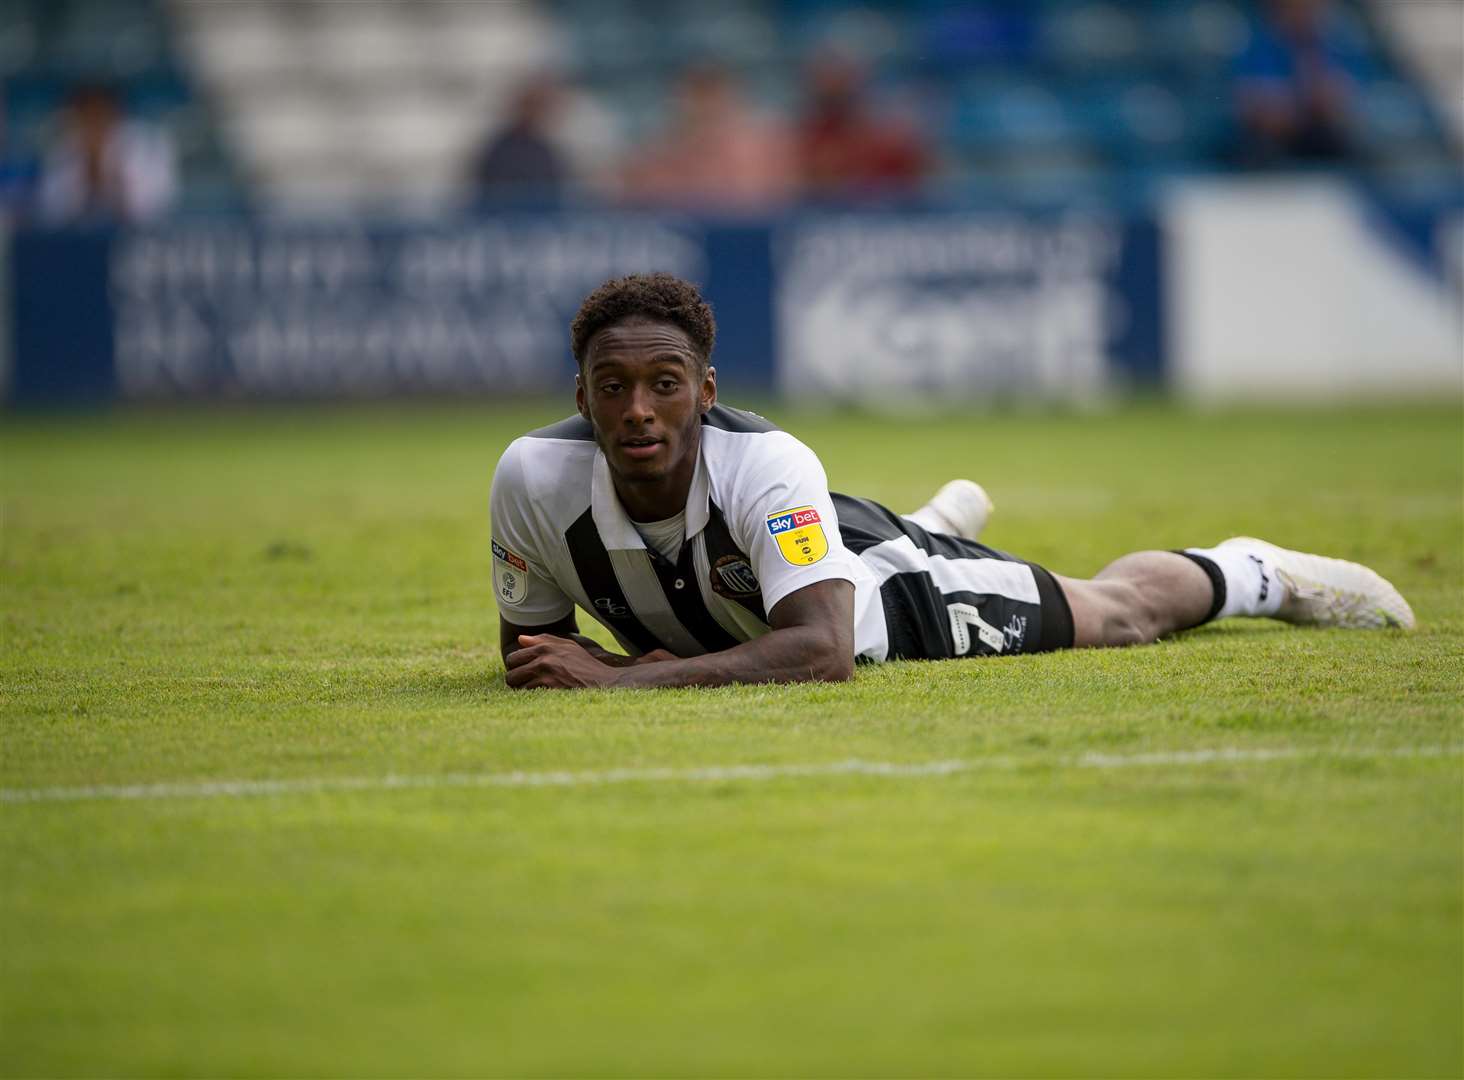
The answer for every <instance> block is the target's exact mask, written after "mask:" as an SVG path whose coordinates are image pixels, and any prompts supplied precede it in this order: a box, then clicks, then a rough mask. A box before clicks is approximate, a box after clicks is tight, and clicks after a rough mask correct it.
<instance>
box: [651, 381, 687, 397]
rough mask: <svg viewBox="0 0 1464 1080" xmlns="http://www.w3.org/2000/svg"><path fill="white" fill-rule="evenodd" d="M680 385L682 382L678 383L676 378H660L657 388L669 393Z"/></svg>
mask: <svg viewBox="0 0 1464 1080" xmlns="http://www.w3.org/2000/svg"><path fill="white" fill-rule="evenodd" d="M680 385H681V384H680V383H678V382H677V381H676V380H675V379H658V380H656V389H657V390H660V391H662V392H663V393H667V394H669V393H671V392H673V391H674V390H675V389H676V388H677V387H678V386H680Z"/></svg>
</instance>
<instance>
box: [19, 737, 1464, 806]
mask: <svg viewBox="0 0 1464 1080" xmlns="http://www.w3.org/2000/svg"><path fill="white" fill-rule="evenodd" d="M1461 755H1464V746H1415V747H1391V748H1389V747H1382V748H1376V747H1335V748H1332V747H1323V748H1320V749H1310V748H1303V747H1286V746H1282V747H1273V748H1270V749H1256V750H1245V749H1240V748H1233V747H1231V748H1220V749H1215V750H1175V751H1158V752H1153V753H1143V754H1100V753H1087V754H1079V755H1078V756H1076V757H1061V758H1049V759H1043V758H1040V757H988V758H973V759H968V760H945V761H916V762H899V761H861V760H859V759H857V758H851V759H850V760H847V761H831V762H824V763H821V764H820V763H810V764H795V765H706V766H700V767H696V768H680V769H678V768H649V769H601V770H590V771H583V772H569V771H563V772H500V773H439V774H435V775H433V774H426V775H422V776H395V775H392V774H390V773H388V774H387V775H385V776H336V777H331V776H322V777H315V778H306V779H299V780H200V781H173V782H168V783H161V784H121V785H113V784H98V785H92V786H86V787H36V788H0V803H40V802H86V801H91V800H99V799H120V800H138V799H224V798H246V797H250V796H258V795H298V794H310V793H314V792H331V791H392V790H397V789H428V788H535V787H596V786H602V785H606V784H631V783H708V782H713V783H715V782H720V781H728V780H745V781H754V782H756V781H764V780H777V779H781V778H783V777H804V776H883V777H920V776H949V775H951V774H953V773H962V772H973V771H976V770H980V769H1016V768H1021V767H1023V766H1048V767H1057V768H1076V769H1131V768H1152V767H1155V766H1166V765H1170V766H1185V765H1215V764H1222V765H1223V764H1246V763H1264V762H1269V761H1294V760H1296V759H1298V758H1328V757H1332V758H1353V759H1355V758H1364V759H1374V758H1414V757H1422V758H1436V757H1455V756H1461Z"/></svg>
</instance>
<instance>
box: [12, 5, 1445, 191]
mask: <svg viewBox="0 0 1464 1080" xmlns="http://www.w3.org/2000/svg"><path fill="white" fill-rule="evenodd" d="M1455 7H1456V6H1455V5H1451V4H1447V3H1444V4H1432V5H1430V4H1421V3H1412V4H1397V3H1387V2H1375V3H1369V4H1347V5H1342V6H1341V7H1340V8H1339V10H1338V14H1339V16H1340V18H1341V19H1342V20H1343V21H1344V22H1345V24H1346V32H1347V33H1348V34H1349V35H1350V36H1351V37H1352V38H1353V39H1354V40H1355V44H1356V47H1357V50H1358V54H1359V55H1360V56H1361V57H1362V58H1363V60H1364V62H1365V70H1364V71H1363V77H1362V79H1361V92H1360V96H1359V103H1358V111H1357V122H1358V125H1359V128H1360V132H1359V134H1360V139H1359V146H1360V148H1361V152H1360V154H1359V157H1358V160H1357V161H1356V162H1355V165H1354V168H1355V169H1357V170H1359V171H1361V172H1364V173H1366V174H1368V175H1370V176H1373V177H1375V178H1382V179H1394V180H1407V181H1410V182H1413V183H1427V182H1431V181H1432V182H1440V183H1442V182H1449V181H1450V180H1452V179H1453V178H1454V177H1456V176H1457V172H1458V165H1457V143H1458V139H1459V134H1460V131H1461V130H1464V116H1461V113H1460V110H1461V108H1464V106H1461V104H1460V102H1461V101H1464V91H1461V87H1460V81H1461V79H1464V76H1461V71H1464V56H1461V52H1464V46H1461V45H1460V40H1461V34H1460V33H1459V32H1458V30H1459V28H1458V26H1457V22H1458V17H1459V16H1458V11H1457V10H1456V9H1455ZM1255 10H1256V9H1255V6H1254V5H1253V4H1248V3H1244V2H1240V0H1137V2H1127V3H1112V2H1105V0H1040V2H1036V3H1032V2H1017V0H982V2H975V3H965V4H951V3H946V2H940V3H937V2H934V0H926V2H909V3H898V2H894V0H873V2H869V3H862V4H850V3H846V2H835V0H781V2H778V0H727V2H725V3H718V4H715V5H710V4H706V3H702V2H700V0H540V2H536V3H530V2H525V3H513V4H488V3H482V4H479V3H454V2H448V0H410V2H408V0H379V2H378V0H371V2H367V3H351V4H341V3H330V2H325V0H295V2H275V0H237V2H231V3H215V2H210V0H166V2H153V0H0V75H3V78H4V98H3V100H4V110H5V115H4V119H5V133H6V139H7V143H8V151H7V152H8V155H9V156H11V157H12V158H21V159H24V158H27V157H30V158H34V157H35V156H37V155H38V154H40V152H41V151H42V149H43V148H44V146H45V145H46V142H47V138H48V136H49V135H50V131H51V125H52V123H53V119H54V116H55V113H56V109H57V106H58V103H59V102H60V101H61V100H62V98H63V96H64V94H65V92H66V89H67V87H68V86H69V85H71V84H73V83H75V82H77V81H78V80H83V79H85V80H96V79H105V80H107V81H109V82H111V83H114V84H115V85H118V86H120V87H121V88H122V89H123V91H124V94H125V99H126V103H127V105H128V107H129V109H130V111H131V112H133V113H134V114H135V115H140V116H142V117H144V118H146V119H149V120H152V121H154V122H156V123H158V124H161V125H163V126H164V127H165V128H166V129H167V130H169V131H170V132H171V133H172V135H173V136H174V139H175V142H176V144H177V146H178V148H179V152H180V159H181V164H182V175H183V206H184V207H185V208H198V207H219V206H228V205H233V204H237V203H241V202H248V203H251V204H253V205H256V206H261V207H305V208H319V207H322V206H326V207H330V208H332V209H339V208H341V207H353V206H355V207H362V208H368V209H369V208H379V207H384V206H385V207H397V208H400V207H422V208H429V209H430V208H436V207H441V206H449V205H452V204H454V203H455V202H457V201H461V200H462V199H463V198H464V196H465V194H466V192H465V190H464V188H465V185H466V183H467V176H468V163H469V161H470V159H471V157H472V154H473V152H474V150H475V149H476V148H477V147H478V146H479V145H480V144H481V141H482V140H483V138H484V136H485V134H486V133H487V132H489V131H490V130H491V129H492V128H493V127H494V125H495V123H496V122H497V121H498V120H499V119H500V118H501V117H502V115H503V113H504V110H505V109H506V108H507V105H508V102H509V101H510V99H511V97H512V94H513V93H514V90H515V88H516V87H517V86H518V85H520V84H521V83H522V82H523V80H524V79H525V78H527V77H529V76H532V75H535V74H538V73H544V72H549V73H553V74H555V75H557V76H559V77H560V78H562V79H563V80H564V81H565V82H566V84H567V85H568V86H569V87H571V88H572V89H573V97H572V106H573V107H571V108H570V109H568V110H567V115H566V116H565V117H564V118H563V119H564V123H563V125H562V130H561V131H560V132H559V133H558V134H559V137H560V138H561V140H562V142H563V143H564V144H565V149H566V153H567V155H568V156H569V157H570V159H571V160H572V161H573V162H574V164H575V166H576V169H575V173H576V175H577V176H578V177H579V179H580V180H581V181H584V182H582V183H581V184H579V185H578V186H577V187H576V188H575V189H574V190H575V191H576V192H577V194H578V195H579V197H581V198H587V197H589V198H592V197H593V196H594V194H595V193H596V192H598V191H600V190H601V188H600V187H598V186H597V185H595V184H594V183H592V182H590V181H591V180H593V178H594V176H595V175H596V174H597V173H601V172H603V170H604V168H605V167H606V166H607V164H608V163H609V162H610V161H612V160H613V158H614V157H615V155H616V154H617V152H623V151H626V150H628V149H630V148H633V147H635V146H636V145H637V144H638V143H639V142H640V141H641V140H643V139H644V138H645V137H646V136H647V135H648V133H650V132H652V131H654V130H656V129H657V128H658V127H659V126H660V125H661V124H662V123H663V122H664V120H665V115H666V112H667V109H668V107H669V103H670V102H672V101H673V99H674V95H673V93H672V87H673V85H674V81H675V79H676V78H677V76H678V74H679V73H680V72H681V71H682V70H683V69H684V68H685V67H686V65H687V64H688V63H690V62H694V61H706V60H715V61H716V62H717V63H719V64H720V65H722V66H723V67H724V68H725V69H727V70H729V71H730V72H732V73H733V74H734V76H736V77H737V78H739V79H740V80H741V82H742V83H743V85H744V86H745V87H746V88H747V92H748V94H749V95H750V96H751V97H752V98H753V99H754V100H755V101H756V102H757V103H758V104H759V105H761V106H762V107H763V108H765V109H766V110H768V111H769V113H770V114H773V115H777V116H781V117H783V118H785V119H787V120H790V121H791V120H792V119H793V118H794V117H795V116H796V115H797V113H798V112H799V110H800V108H801V106H802V100H803V89H802V78H803V69H804V66H805V64H806V62H807V61H808V59H809V58H810V57H811V56H812V55H814V54H815V53H816V52H817V51H818V50H820V49H822V48H825V47H827V46H829V45H830V44H836V45H838V46H840V47H841V48H844V49H846V50H848V51H850V52H852V53H854V54H855V55H858V56H860V57H862V58H863V59H864V60H865V61H866V62H867V63H868V64H869V65H870V68H871V83H870V94H871V96H872V98H873V99H874V101H875V102H876V104H877V105H880V106H889V107H891V108H898V109H901V110H903V111H904V112H906V113H907V114H909V115H911V116H913V117H914V118H915V119H916V120H917V121H918V123H919V124H920V125H921V126H922V128H923V129H924V135H925V137H926V138H927V140H928V141H929V142H930V144H931V145H932V146H933V148H934V149H935V151H936V161H937V163H938V164H937V167H936V168H935V170H934V171H933V173H932V175H931V176H930V177H929V178H928V181H927V183H926V184H925V186H924V189H923V193H924V194H925V195H926V196H927V197H928V198H931V199H937V200H940V201H956V202H964V201H969V200H971V199H973V198H974V199H982V198H987V197H1002V198H1012V197H1029V198H1030V197H1036V198H1050V199H1056V200H1063V199H1072V198H1081V197H1084V196H1091V195H1094V194H1099V195H1102V196H1104V197H1109V198H1111V197H1114V196H1119V195H1122V196H1127V197H1132V196H1134V195H1136V194H1138V195H1142V194H1143V193H1144V191H1146V190H1147V187H1146V184H1147V181H1149V180H1152V179H1154V178H1157V177H1164V176H1172V175H1189V174H1194V173H1204V172H1212V171H1215V170H1219V169H1224V168H1225V167H1226V161H1227V147H1228V145H1229V143H1230V141H1231V140H1232V139H1233V137H1234V132H1233V120H1232V113H1231V100H1230V94H1229V66H1230V63H1231V60H1232V58H1233V57H1234V56H1235V55H1236V53H1237V52H1238V51H1239V50H1241V49H1242V48H1243V47H1244V45H1245V43H1246V40H1247V37H1248V35H1249V34H1250V33H1251V26H1252V20H1253V19H1254V18H1255ZM1451 19H1452V20H1453V22H1454V24H1455V25H1454V26H1453V30H1454V32H1453V33H1452V34H1451V33H1448V32H1445V31H1446V30H1447V29H1448V28H1447V27H1446V26H1443V25H1441V24H1443V23H1447V22H1449V21H1450V20H1451ZM1435 103H1440V104H1438V105H1436V104H1435ZM1451 142H1452V143H1453V144H1454V145H1453V146H1452V147H1451Z"/></svg>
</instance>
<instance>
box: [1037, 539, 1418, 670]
mask: <svg viewBox="0 0 1464 1080" xmlns="http://www.w3.org/2000/svg"><path fill="white" fill-rule="evenodd" d="M1058 582H1059V584H1060V585H1061V586H1062V590H1063V594H1064V595H1065V596H1066V597H1067V600H1068V604H1069V606H1070V607H1071V608H1072V613H1073V643H1074V645H1076V646H1077V647H1079V648H1083V647H1093V646H1111V645H1142V644H1146V643H1148V642H1151V641H1157V640H1158V639H1159V638H1161V637H1163V636H1165V635H1166V634H1172V633H1174V632H1175V631H1177V630H1184V629H1188V628H1189V627H1192V626H1198V625H1200V624H1201V623H1205V622H1209V621H1210V620H1211V619H1220V618H1226V617H1228V616H1232V615H1241V616H1252V617H1260V618H1273V619H1281V620H1282V621H1284V622H1290V623H1297V624H1300V625H1309V626H1335V627H1342V628H1346V629H1358V630H1361V629H1381V628H1384V627H1401V628H1405V629H1406V628H1411V627H1412V626H1413V625H1414V618H1413V611H1412V609H1411V608H1410V607H1409V606H1408V602H1407V601H1406V600H1404V599H1403V597H1402V595H1401V594H1400V593H1399V592H1398V590H1397V589H1395V588H1394V587H1393V586H1392V585H1391V584H1390V583H1389V582H1387V581H1385V580H1384V579H1383V578H1382V577H1380V576H1379V575H1378V574H1377V573H1375V572H1374V571H1372V570H1370V569H1368V568H1367V567H1366V566H1362V565H1360V564H1358V563H1354V562H1347V561H1346V560H1343V559H1332V558H1328V557H1326V556H1323V555H1308V554H1306V553H1305V552H1300V551H1291V550H1288V549H1287V548H1282V547H1277V546H1276V545H1274V544H1269V543H1267V542H1266V541H1264V540H1256V539H1254V538H1252V537H1245V536H1241V537H1234V538H1232V539H1230V540H1226V541H1225V542H1224V543H1222V544H1219V545H1217V546H1216V547H1213V548H1188V549H1186V551H1185V552H1183V553H1180V552H1171V551H1140V552H1136V553H1134V554H1132V555H1125V556H1124V557H1123V558H1121V559H1118V560H1117V561H1115V562H1113V563H1110V564H1109V565H1108V566H1106V567H1104V568H1103V570H1101V571H1100V572H1099V573H1098V575H1097V576H1096V577H1095V578H1093V579H1092V580H1091V581H1080V580H1077V579H1074V578H1062V577H1059V578H1058Z"/></svg>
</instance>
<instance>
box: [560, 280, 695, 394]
mask: <svg viewBox="0 0 1464 1080" xmlns="http://www.w3.org/2000/svg"><path fill="white" fill-rule="evenodd" d="M635 316H642V317H644V318H647V319H656V320H658V321H660V322H668V323H671V324H672V325H673V326H677V327H680V328H681V329H682V330H683V331H685V332H686V336H687V337H689V338H690V339H691V344H692V347H693V348H694V349H695V350H696V355H697V359H698V360H700V361H701V366H702V370H703V371H705V370H706V367H707V365H708V364H709V363H711V360H712V346H713V345H715V344H716V342H717V320H716V319H715V318H713V316H712V307H711V305H710V304H708V303H707V302H706V301H705V300H703V299H702V295H701V293H700V292H698V291H697V288H696V286H695V285H693V284H691V283H690V282H689V281H682V280H681V279H680V278H679V277H676V276H675V275H674V274H667V273H664V272H657V273H654V274H627V275H626V276H625V277H618V278H611V279H610V280H609V281H607V282H605V284H603V285H601V286H600V287H599V288H598V289H596V290H595V291H594V292H592V293H590V295H589V296H587V297H585V302H584V303H583V304H581V305H580V309H579V311H578V312H577V313H576V314H575V317H574V322H572V323H570V324H569V345H570V349H571V351H572V352H573V353H574V361H575V363H576V364H578V365H579V367H580V370H581V371H583V370H584V368H585V352H586V350H587V349H588V348H589V344H590V339H591V338H592V337H594V336H595V335H596V334H597V333H599V332H600V331H601V330H603V329H605V327H607V326H613V325H614V324H615V323H618V322H620V321H621V320H622V319H629V318H634V317H635Z"/></svg>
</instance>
